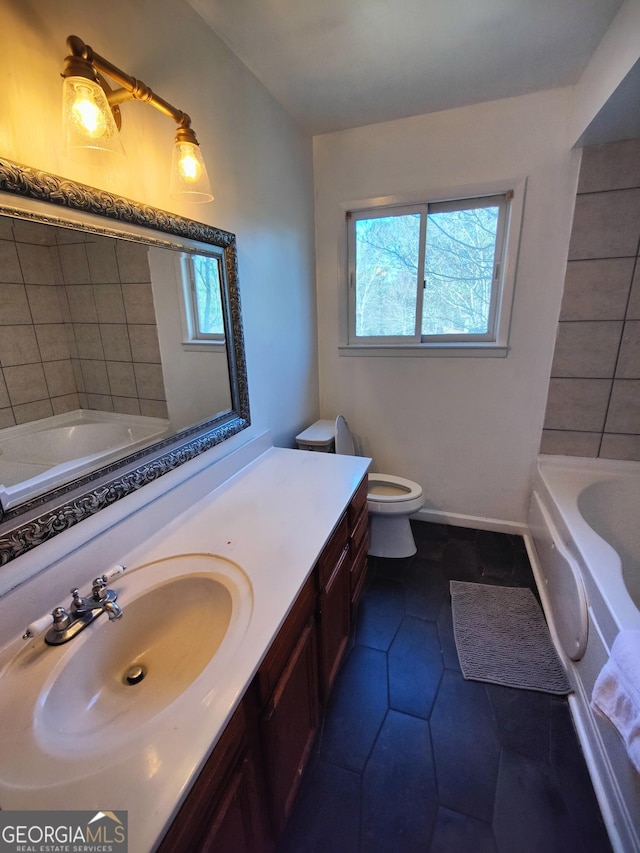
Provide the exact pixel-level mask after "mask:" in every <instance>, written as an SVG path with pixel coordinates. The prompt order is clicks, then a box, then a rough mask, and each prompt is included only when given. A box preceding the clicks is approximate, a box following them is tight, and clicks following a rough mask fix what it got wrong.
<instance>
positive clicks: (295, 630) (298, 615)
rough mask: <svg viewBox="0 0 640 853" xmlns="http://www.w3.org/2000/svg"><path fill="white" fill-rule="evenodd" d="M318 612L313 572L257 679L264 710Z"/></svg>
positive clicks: (258, 693) (265, 659) (263, 663)
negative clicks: (299, 642)
mask: <svg viewBox="0 0 640 853" xmlns="http://www.w3.org/2000/svg"><path fill="white" fill-rule="evenodd" d="M315 608H316V589H315V572H312V573H311V574H310V575H309V577H308V578H307V581H306V583H305V585H304V586H303V587H302V590H301V592H300V595H299V596H298V598H297V599H296V602H295V604H294V605H293V607H292V608H291V611H290V612H289V615H288V616H287V618H286V619H285V622H284V625H283V626H282V628H281V629H280V631H279V632H278V635H277V637H276V638H275V640H274V641H273V643H272V645H271V648H270V649H269V651H268V652H267V654H266V656H265V658H264V660H263V661H262V663H261V665H260V669H259V670H258V674H257V675H256V689H257V695H258V703H259V705H260V707H261V708H264V706H265V705H266V704H267V702H268V701H269V699H270V698H271V694H272V693H273V691H274V689H275V686H276V684H277V682H278V679H279V678H280V676H281V675H282V672H283V670H284V668H285V665H286V663H287V661H288V660H289V656H290V655H291V652H292V650H293V648H294V647H295V645H296V643H297V641H298V638H299V636H300V634H301V633H302V630H303V628H304V626H305V625H306V624H307V623H308V622H309V621H310V620H311V619H312V618H313V614H314V612H315Z"/></svg>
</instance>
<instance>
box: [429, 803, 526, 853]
mask: <svg viewBox="0 0 640 853" xmlns="http://www.w3.org/2000/svg"><path fill="white" fill-rule="evenodd" d="M440 809H445V810H446V811H448V812H452V813H453V814H456V815H459V816H460V817H463V818H468V819H469V820H473V821H477V822H478V823H483V824H484V825H485V827H486V828H487V829H488V830H489V832H490V833H491V838H492V839H493V844H494V847H495V849H496V851H497V853H499V851H498V839H497V838H496V834H495V832H494V829H493V816H492V820H485V819H484V818H483V817H476V815H472V814H467V812H462V811H460V809H454V808H451V806H443V805H441V804H440V803H438V811H439V810H440ZM436 823H437V816H436ZM434 830H435V826H434ZM451 853H454V851H451ZM505 853H506V851H505ZM508 853H515V851H513V850H510V851H508Z"/></svg>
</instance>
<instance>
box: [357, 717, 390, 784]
mask: <svg viewBox="0 0 640 853" xmlns="http://www.w3.org/2000/svg"><path fill="white" fill-rule="evenodd" d="M388 716H389V706H388V705H387V710H386V711H385V714H384V716H383V718H382V721H381V723H380V725H379V726H378V731H377V732H376V736H375V737H374V739H373V741H372V743H371V748H370V749H369V752H368V753H367V757H366V758H365V760H364V764H363V765H362V770H361V772H360V776H361V779H362V784H364V777H365V773H366V772H367V768H368V766H369V762H370V761H371V756H372V755H373V753H374V751H375V748H376V745H377V743H378V740H379V739H380V733H381V732H382V729H383V728H384V724H385V723H386V721H387V717H388Z"/></svg>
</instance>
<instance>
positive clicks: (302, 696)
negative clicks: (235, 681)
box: [261, 620, 319, 838]
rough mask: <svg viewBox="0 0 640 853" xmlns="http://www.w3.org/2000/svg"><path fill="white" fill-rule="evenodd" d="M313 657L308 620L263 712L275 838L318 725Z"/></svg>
mask: <svg viewBox="0 0 640 853" xmlns="http://www.w3.org/2000/svg"><path fill="white" fill-rule="evenodd" d="M316 660H317V645H316V630H315V624H314V622H313V620H310V621H309V622H307V624H306V626H305V627H304V629H303V631H302V633H301V634H300V637H299V639H298V642H297V643H296V646H295V648H294V649H293V651H292V653H291V656H290V658H289V661H288V663H287V665H286V667H285V669H284V671H283V672H282V675H281V676H280V679H279V681H278V683H277V685H276V688H275V690H274V692H273V696H272V697H271V699H270V701H269V703H268V705H267V707H266V708H265V710H264V712H263V714H262V719H261V729H262V743H263V748H264V763H265V773H266V777H267V788H268V798H269V803H270V811H271V818H272V823H273V827H274V830H275V834H276V838H277V837H278V836H279V835H280V834H281V833H282V830H283V829H284V826H285V823H286V820H287V818H288V816H289V814H290V812H291V808H292V806H293V802H294V800H295V796H296V794H297V792H298V787H299V785H300V780H301V777H302V772H303V770H304V768H305V766H306V764H307V762H308V760H309V755H310V753H311V748H312V746H313V742H314V740H315V736H316V732H317V730H318V721H319V698H318V668H317V664H316Z"/></svg>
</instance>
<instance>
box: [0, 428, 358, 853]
mask: <svg viewBox="0 0 640 853" xmlns="http://www.w3.org/2000/svg"><path fill="white" fill-rule="evenodd" d="M230 444H232V445H233V444H234V442H230ZM216 453H217V456H216ZM368 463H369V460H367V459H362V458H358V457H341V456H335V455H324V454H313V453H302V452H300V451H296V450H285V449H279V448H274V447H271V446H270V440H269V437H268V434H263V435H261V436H257V437H255V438H253V439H251V440H249V441H247V440H246V439H245V440H244V441H240V436H238V437H236V440H235V447H234V448H233V447H232V448H231V449H227V448H225V452H223V451H222V450H221V449H218V450H217V451H216V449H213V450H212V451H208V452H207V453H205V454H202V455H200V456H198V458H197V459H195V460H192V461H191V462H189V463H186V464H185V465H183V466H181V467H180V469H179V470H178V471H174V472H172V473H171V474H168V475H166V476H165V477H163V478H162V479H163V481H164V482H163V483H162V487H160V485H159V484H158V485H157V486H154V485H147V486H145V489H144V490H142V495H140V494H138V496H137V497H136V495H131V496H128V497H127V498H125V499H123V500H121V501H119V502H118V503H117V504H116V505H115V506H114V507H111V508H110V510H112V511H113V512H112V513H111V512H110V511H109V510H105V511H103V512H101V513H100V514H99V516H97V517H96V518H94V519H87V520H86V521H84V522H83V523H82V524H80V525H78V526H77V527H76V528H74V530H71V531H67V532H66V533H65V534H63V535H61V536H58V537H56V539H55V540H53V541H52V542H49V543H46V544H45V545H41V546H40V547H39V548H38V549H35V551H34V552H32V553H31V554H30V555H26V557H25V560H29V559H30V560H32V561H34V560H36V558H38V559H39V560H40V561H41V563H42V571H41V572H39V573H38V574H35V575H34V576H33V577H32V578H31V579H30V580H27V581H25V582H24V583H22V584H21V585H20V586H18V587H17V588H16V589H14V590H13V591H12V592H10V593H8V594H7V595H5V596H4V598H3V599H2V600H1V601H0V615H2V616H3V632H4V631H6V630H8V629H11V630H12V631H13V638H9V642H7V639H8V638H7V637H6V636H3V637H2V639H3V642H5V643H7V645H6V646H5V648H4V650H3V652H2V658H1V661H0V663H1V664H2V666H3V669H2V674H1V675H0V694H3V693H4V694H5V695H6V691H3V690H2V687H3V681H4V684H5V685H6V684H9V679H10V678H14V679H15V678H16V677H17V676H16V666H18V668H19V676H20V678H22V679H26V680H27V681H28V679H29V678H30V666H31V661H43V662H44V663H42V666H43V667H44V668H45V669H46V672H47V675H46V677H45V676H42V683H32V684H28V685H27V686H28V689H27V687H25V690H24V691H23V692H22V693H20V696H19V699H20V701H21V702H22V705H23V707H21V708H20V709H19V711H18V709H16V708H15V707H13V718H14V721H15V722H14V724H13V727H14V729H15V731H12V734H11V741H12V744H13V746H11V747H7V752H6V754H5V748H4V747H3V755H2V760H1V761H0V806H1V807H2V808H3V809H30V808H39V809H45V808H46V809H70V808H72V809H96V808H100V809H112V810H118V809H124V810H127V811H128V822H129V843H130V847H129V849H130V850H131V851H139V853H145V851H148V850H152V849H156V848H157V847H158V846H159V849H161V850H163V851H169V850H175V849H189V850H198V849H216V850H220V851H223V850H227V849H229V850H234V853H235V851H242V850H247V851H252V853H255V851H259V850H267V849H271V848H272V847H273V844H274V842H275V840H276V838H277V836H278V835H279V834H280V833H281V831H282V828H283V827H284V824H285V822H286V819H287V817H288V815H289V813H290V810H291V807H292V805H293V801H294V798H295V795H296V793H297V790H298V786H299V783H300V779H301V775H302V771H303V769H304V766H305V764H306V762H307V760H308V758H309V754H310V750H311V747H312V744H313V742H314V738H315V735H316V733H317V728H318V725H319V721H320V714H321V709H322V704H323V703H324V702H325V701H326V700H327V698H328V696H329V694H330V691H331V687H332V685H333V682H334V679H335V675H336V672H337V669H338V665H339V663H340V660H341V658H342V655H343V653H344V650H345V648H346V645H347V642H348V637H349V631H350V625H351V619H352V615H353V612H354V609H355V607H356V606H357V600H358V597H359V595H360V592H361V590H362V586H363V583H364V575H365V568H366V555H367V535H368V528H367V515H366V514H367V504H366V480H363V478H364V477H365V474H366V470H367V467H368ZM93 525H99V527H100V528H101V529H100V530H98V529H97V527H96V528H94V527H93ZM83 533H84V535H82V534H83ZM21 559H22V558H21ZM190 559H191V560H192V566H191V568H190V565H189V560H190ZM207 560H208V561H211V566H212V568H211V570H209V568H208V563H207ZM16 562H17V563H20V560H18V561H16ZM114 562H119V563H123V564H125V565H126V566H127V569H126V571H125V573H124V574H123V575H122V576H121V577H118V578H117V579H116V580H114V581H113V584H112V585H113V587H114V589H115V590H116V591H118V593H119V597H118V603H119V604H120V606H121V607H122V611H123V617H122V619H120V620H118V621H117V622H114V623H111V622H108V621H107V620H106V617H101V618H100V619H98V620H96V624H95V626H94V625H90V626H89V627H88V628H87V629H86V630H85V631H83V632H82V634H80V635H79V636H78V637H76V638H74V639H73V640H71V641H70V642H69V643H67V644H65V645H63V646H60V647H48V646H47V647H45V645H44V640H43V637H42V635H40V636H38V637H36V638H34V639H32V640H28V641H23V640H22V639H21V637H20V633H21V632H20V630H17V625H18V623H17V622H16V617H15V614H16V612H18V613H20V614H21V615H22V621H23V623H25V624H26V622H28V621H30V620H31V619H33V618H36V617H38V616H40V615H42V614H43V613H45V612H47V610H51V608H52V607H54V606H56V605H58V604H68V601H67V600H66V598H68V596H67V595H66V590H67V589H69V588H70V587H71V586H74V585H75V586H81V587H84V588H85V589H86V586H87V584H90V579H91V577H92V576H94V575H96V574H99V573H100V572H101V571H105V570H107V569H108V568H109V565H110V564H112V563H114ZM47 563H48V565H47ZM174 565H175V566H176V567H177V568H176V569H175V570H174V569H173V568H172V567H173V566H174ZM225 565H228V566H229V567H231V568H230V569H229V578H230V580H229V582H228V583H229V589H230V590H231V593H230V595H231V601H232V605H231V616H230V617H229V618H230V619H231V622H230V625H231V628H230V629H229V632H228V633H229V636H231V635H232V634H233V636H234V640H233V643H232V644H231V645H229V643H227V640H226V638H225V639H224V640H223V641H222V643H221V645H220V647H219V648H220V651H218V652H215V653H212V662H211V663H209V662H207V663H206V664H205V665H204V666H203V668H202V670H201V672H199V673H198V672H194V674H193V675H192V676H191V677H190V678H187V679H186V681H185V686H184V689H183V690H182V692H181V693H180V694H179V695H174V696H171V697H170V701H169V700H167V702H166V704H165V705H164V706H163V705H162V700H158V699H157V696H154V693H153V690H154V687H153V678H152V676H153V674H154V671H155V670H154V667H153V666H152V665H151V664H149V672H148V674H147V677H146V679H145V680H144V681H142V682H141V683H140V684H137V685H134V686H129V687H126V688H123V689H122V690H123V691H124V692H122V695H125V696H127V697H129V698H128V699H127V702H128V704H126V706H123V707H122V711H123V712H122V713H121V714H116V715H112V716H111V717H110V716H109V714H108V713H105V714H104V717H103V718H101V717H100V713H101V710H100V709H101V702H102V699H101V698H100V697H101V695H102V694H101V686H100V672H102V670H101V669H100V667H101V666H102V664H101V663H100V662H99V660H97V658H96V668H97V672H98V675H97V676H96V674H95V673H93V675H92V678H94V682H95V684H96V685H97V686H96V687H95V690H94V691H93V692H94V694H95V698H96V699H97V701H96V702H95V708H94V709H93V711H91V713H92V714H94V716H93V717H91V718H88V717H87V714H88V713H89V711H88V709H87V707H86V706H87V704H88V703H87V702H86V701H85V700H84V699H83V693H82V690H79V692H78V696H75V694H74V693H73V691H72V693H71V695H70V696H69V700H68V701H69V707H68V708H65V719H66V720H67V723H66V726H67V728H68V732H67V734H70V733H71V732H72V731H73V728H74V725H75V723H74V719H76V718H77V725H78V726H79V728H80V730H81V738H82V743H83V744H84V746H83V748H81V749H79V750H78V753H77V754H74V752H73V750H68V749H66V748H65V747H67V746H68V744H66V743H65V742H64V738H63V737H62V735H61V734H60V732H56V731H54V729H55V725H54V724H53V723H52V721H55V719H57V718H56V717H55V715H54V714H53V711H51V712H48V711H47V707H48V706H49V705H50V704H51V703H53V701H54V700H53V698H52V697H54V696H55V694H56V689H57V688H56V684H57V682H58V681H59V682H60V684H63V685H64V683H65V682H64V677H65V676H64V673H65V672H69V671H71V672H74V671H75V670H74V663H75V662H76V661H78V662H80V661H81V662H82V667H79V668H78V670H77V673H79V675H78V678H79V679H80V680H82V679H83V678H84V675H83V673H84V672H85V667H88V669H89V670H91V661H92V654H93V652H92V649H98V648H100V649H102V655H103V657H105V658H106V659H110V653H109V651H108V650H109V648H110V647H111V644H112V643H114V644H115V645H117V643H116V641H115V639H112V638H115V637H116V636H117V635H118V632H119V631H123V630H124V628H125V626H126V625H127V619H128V618H129V628H128V629H127V630H129V631H132V632H133V636H136V630H137V628H136V627H135V626H134V625H132V622H133V621H134V620H135V622H136V625H137V624H143V623H144V620H145V619H148V618H150V617H149V613H148V612H146V611H148V609H149V608H153V612H152V613H151V617H152V618H150V624H152V625H155V626H162V625H163V620H164V622H165V623H166V625H167V630H173V629H172V626H173V625H174V623H175V620H176V619H178V620H179V619H180V613H181V607H182V608H183V609H184V610H185V611H186V610H188V609H189V608H190V607H191V605H190V604H189V596H190V595H191V593H189V592H188V590H187V587H186V586H183V585H181V584H182V581H181V580H180V583H178V582H177V581H176V577H175V576H174V575H173V572H174V571H177V572H178V573H181V578H183V577H184V578H189V577H191V576H196V575H197V576H198V578H199V579H201V578H205V577H206V576H207V573H208V572H209V571H211V572H212V573H213V575H215V577H216V578H218V579H219V580H220V582H221V583H223V582H224V583H226V582H227V581H225V576H224V571H223V570H222V569H221V568H220V567H221V566H225ZM81 567H83V568H82V569H81ZM16 568H19V566H16ZM31 569H33V567H31ZM234 578H235V579H234ZM172 582H173V583H175V584H176V585H175V587H174V588H175V594H173V593H172V594H170V595H165V596H164V598H162V597H158V595H161V593H158V589H160V590H162V589H165V590H166V589H171V587H170V586H169V585H170V584H171V583H172ZM198 582H200V580H198ZM145 585H146V586H148V588H149V589H151V590H152V591H153V595H155V599H154V597H153V596H152V595H151V593H150V592H149V591H148V589H146V588H145ZM53 590H55V591H56V592H55V594H54V592H53ZM196 597H197V593H196ZM154 601H155V604H154ZM145 602H148V607H147V608H146V609H145ZM196 604H199V602H196ZM234 608H237V609H238V611H239V612H241V614H242V617H241V619H240V620H239V621H237V622H234V616H233V612H234ZM128 609H129V611H130V612H129V613H127V610H128ZM174 611H175V612H174ZM8 614H12V615H11V618H9V620H8V622H7V623H5V622H4V616H5V615H8ZM201 623H202V624H198V626H197V627H194V626H193V623H189V627H188V629H186V630H183V631H182V632H180V631H179V630H178V631H177V632H176V634H175V637H176V640H175V644H177V645H180V644H182V643H183V642H184V643H187V639H186V637H188V636H190V635H192V634H194V633H195V634H196V636H197V634H198V631H202V643H205V642H206V640H207V636H208V632H209V631H210V630H211V626H209V625H208V624H207V617H206V612H205V617H204V618H202V619H201ZM25 624H22V629H24V627H25ZM178 627H180V626H179V622H178ZM92 632H95V633H93V634H92ZM98 632H102V633H101V634H100V635H98ZM98 636H99V637H100V640H99V643H98V642H97V641H96V640H95V639H94V637H96V638H97V637H98ZM122 636H125V635H124V634H123V635H122ZM181 637H182V638H185V639H181ZM92 640H93V644H92ZM225 643H227V645H226V646H225ZM104 648H106V649H107V651H106V652H104ZM185 648H186V646H185ZM194 648H195V646H189V649H194ZM173 651H175V649H174V650H173ZM173 651H170V653H169V652H167V654H168V655H169V656H171V655H172V654H173ZM192 654H194V652H193V651H188V652H185V655H184V658H183V661H184V668H185V669H186V668H188V666H189V657H190V655H192ZM216 657H219V662H218V664H216ZM178 658H179V655H178ZM142 662H143V663H144V661H142ZM158 667H159V668H160V669H161V665H160V664H159V665H158ZM158 667H157V668H158ZM157 668H156V669H157ZM31 672H33V673H34V679H35V682H38V679H39V678H40V677H41V676H40V675H38V674H37V673H38V672H39V671H38V670H36V669H33V670H31ZM96 678H97V682H96ZM5 679H6V680H5ZM12 683H13V682H12ZM24 683H25V684H26V683H27V682H24ZM145 684H146V685H147V686H146V687H145ZM165 686H166V685H165ZM140 688H145V690H146V693H144V692H143V691H141V692H140V693H139V694H138V695H139V697H140V702H141V703H142V705H140V703H137V700H136V699H135V697H136V694H135V693H134V691H136V690H139V689H140ZM156 689H158V688H156ZM159 690H160V691H161V692H163V691H164V687H163V686H162V685H160V687H159ZM126 691H130V693H126ZM57 692H58V694H59V696H58V700H57V701H58V702H60V701H61V700H60V698H59V697H60V695H63V694H62V692H61V691H60V690H58V691H57ZM64 695H68V694H66V693H65V694H64ZM118 695H120V694H118ZM132 695H133V697H134V698H133V699H131V696H132ZM163 695H164V692H163ZM145 696H146V697H147V699H144V697H145ZM29 697H31V698H29ZM149 697H150V698H149ZM117 701H120V699H117ZM30 702H32V703H33V707H31V708H30V707H24V705H26V704H29V703H30ZM145 702H148V703H149V704H148V705H146V704H144V703H145ZM154 703H155V704H154ZM147 707H148V708H149V709H150V710H149V711H148V713H147V712H146V711H145V709H146V708H147ZM16 711H18V713H16ZM47 713H49V717H47V716H46V714H47ZM11 714H12V708H11V703H7V702H5V703H4V709H3V708H0V717H2V716H3V715H4V720H6V719H7V718H8V717H9V716H10V715H11ZM96 714H97V716H96ZM47 720H48V721H49V724H48V723H47ZM3 725H4V721H3ZM92 726H93V727H94V728H96V731H91V732H89V731H88V729H89V728H91V727H92ZM54 776H55V779H56V781H55V784H53V783H52V781H53V778H54Z"/></svg>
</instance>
